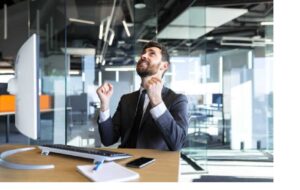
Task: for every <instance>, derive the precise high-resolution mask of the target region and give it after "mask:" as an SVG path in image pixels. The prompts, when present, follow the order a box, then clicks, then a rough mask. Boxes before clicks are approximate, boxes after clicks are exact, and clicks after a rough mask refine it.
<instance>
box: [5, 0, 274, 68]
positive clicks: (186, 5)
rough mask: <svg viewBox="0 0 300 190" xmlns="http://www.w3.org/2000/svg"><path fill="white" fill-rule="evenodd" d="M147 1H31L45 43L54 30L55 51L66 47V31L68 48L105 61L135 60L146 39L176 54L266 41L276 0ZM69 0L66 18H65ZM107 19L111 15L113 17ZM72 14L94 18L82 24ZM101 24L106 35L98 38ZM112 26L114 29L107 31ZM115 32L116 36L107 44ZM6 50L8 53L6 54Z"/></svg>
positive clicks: (14, 0)
mask: <svg viewBox="0 0 300 190" xmlns="http://www.w3.org/2000/svg"><path fill="white" fill-rule="evenodd" d="M144 1H145V4H146V7H145V8H144V9H135V8H134V6H133V4H134V0H116V1H114V0H89V1H82V0H68V1H66V4H64V2H65V1H63V0H56V1H31V5H32V7H31V9H35V8H38V9H39V10H40V13H39V14H40V16H39V20H37V19H36V17H32V18H31V26H34V25H37V23H40V28H39V30H40V31H39V32H40V34H41V36H44V37H43V38H42V40H41V42H42V43H44V44H46V43H47V42H46V41H47V38H46V37H45V36H47V35H52V39H55V40H56V41H58V43H57V44H54V45H56V47H57V48H56V50H57V51H61V49H62V48H61V47H64V40H63V39H64V36H65V34H67V47H72V48H86V49H87V52H90V50H91V49H93V50H94V52H95V53H96V55H98V58H99V59H100V60H99V59H98V61H99V62H100V63H102V64H103V63H104V62H103V60H105V63H104V64H108V65H124V64H128V65H131V64H134V62H135V61H134V58H133V55H135V53H136V51H135V50H137V51H138V52H139V51H140V48H141V47H142V46H143V45H144V42H143V40H158V41H160V42H161V43H163V44H164V45H165V46H167V47H168V48H169V50H170V53H171V54H173V55H174V56H176V55H177V56H180V55H193V54H196V55H197V54H199V52H200V51H204V50H205V51H206V52H215V51H221V50H226V49H232V48H235V47H239V48H253V47H255V46H256V45H257V46H259V45H261V44H262V43H264V41H263V40H262V39H264V38H265V36H266V28H265V26H263V25H261V22H263V21H268V20H269V19H271V21H273V1H272V0H206V1H204V0H144ZM40 2H42V3H40ZM4 3H6V4H7V6H8V9H9V10H13V7H14V6H17V5H18V4H21V3H23V4H26V3H27V1H26V0H5V1H1V4H0V11H3V4H4ZM114 3H115V4H114ZM65 5H66V18H67V20H66V22H65V20H64V19H63V18H64V10H65V9H64V8H65V7H64V6H65ZM114 5H115V6H114ZM109 16H110V17H109ZM49 18H52V19H53V20H54V21H55V26H54V30H53V31H52V33H50V34H49V31H48V30H47V27H49V26H47V25H48V24H49ZM108 18H112V19H111V20H110V21H109V19H108ZM8 19H9V18H8ZM74 19H81V20H84V21H90V22H89V23H82V22H78V21H76V20H75V21H74ZM123 20H125V21H126V23H127V26H128V29H129V32H130V36H128V34H127V33H126V31H125V29H124V25H123V23H122V22H123ZM0 22H1V21H0ZM8 22H9V20H8ZM101 23H102V26H103V35H102V39H99V34H100V26H101ZM25 26H26V25H25ZM65 26H66V27H65ZM108 26H109V27H108ZM109 28H111V30H108V31H107V32H106V29H109ZM65 29H66V30H65ZM24 31H26V29H24ZM50 32H51V31H50ZM65 32H66V33H65ZM187 34H188V35H187ZM271 34H272V32H271ZM105 35H106V36H105ZM112 36H114V38H113V40H112V43H111V45H109V40H110V38H112ZM228 37H230V38H228ZM237 37H238V38H237ZM59 46H60V47H59ZM14 49H16V48H14ZM0 50H1V47H0ZM81 50H82V49H81ZM1 51H2V50H1ZM81 52H84V51H81ZM3 54H4V55H3V56H5V54H6V53H5V52H4V53H3ZM6 57H8V55H6ZM75 57H76V56H74V60H75ZM99 65H101V64H99Z"/></svg>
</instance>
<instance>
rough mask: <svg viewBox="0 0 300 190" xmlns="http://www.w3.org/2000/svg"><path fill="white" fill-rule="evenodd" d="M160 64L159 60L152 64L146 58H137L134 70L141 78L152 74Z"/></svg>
mask: <svg viewBox="0 0 300 190" xmlns="http://www.w3.org/2000/svg"><path fill="white" fill-rule="evenodd" d="M160 64H161V63H160V62H159V63H158V64H153V63H149V62H148V61H146V60H139V61H138V63H137V65H136V72H137V74H138V75H139V76H140V77H141V78H144V77H148V76H153V75H155V74H156V73H157V72H158V69H159V66H160Z"/></svg>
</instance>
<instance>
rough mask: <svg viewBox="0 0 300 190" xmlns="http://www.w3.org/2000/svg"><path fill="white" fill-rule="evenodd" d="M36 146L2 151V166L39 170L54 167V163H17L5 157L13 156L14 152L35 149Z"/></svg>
mask: <svg viewBox="0 0 300 190" xmlns="http://www.w3.org/2000/svg"><path fill="white" fill-rule="evenodd" d="M33 149H35V147H27V148H18V149H13V150H7V151H4V152H2V153H0V166H3V167H6V168H11V169H18V170H38V169H52V168H54V165H53V164H49V165H31V164H17V163H12V162H9V161H6V160H5V158H6V157H8V156H11V155H13V154H16V153H19V152H24V151H29V150H33Z"/></svg>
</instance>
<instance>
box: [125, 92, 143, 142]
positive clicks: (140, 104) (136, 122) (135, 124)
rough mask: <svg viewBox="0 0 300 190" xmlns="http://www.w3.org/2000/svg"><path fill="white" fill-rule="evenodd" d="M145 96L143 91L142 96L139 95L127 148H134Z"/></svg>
mask: <svg viewBox="0 0 300 190" xmlns="http://www.w3.org/2000/svg"><path fill="white" fill-rule="evenodd" d="M145 95H146V90H143V91H142V94H141V95H140V98H139V102H138V106H137V109H136V113H135V119H134V122H133V126H132V129H131V133H130V136H129V138H128V148H136V141H137V136H138V132H139V128H140V124H141V121H142V117H143V107H144V102H145Z"/></svg>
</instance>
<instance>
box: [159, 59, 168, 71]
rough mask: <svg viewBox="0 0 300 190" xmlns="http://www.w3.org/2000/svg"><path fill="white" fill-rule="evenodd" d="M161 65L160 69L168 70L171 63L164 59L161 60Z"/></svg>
mask: <svg viewBox="0 0 300 190" xmlns="http://www.w3.org/2000/svg"><path fill="white" fill-rule="evenodd" d="M161 63H162V64H161V67H160V70H168V68H169V63H168V62H166V61H164V62H161Z"/></svg>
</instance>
